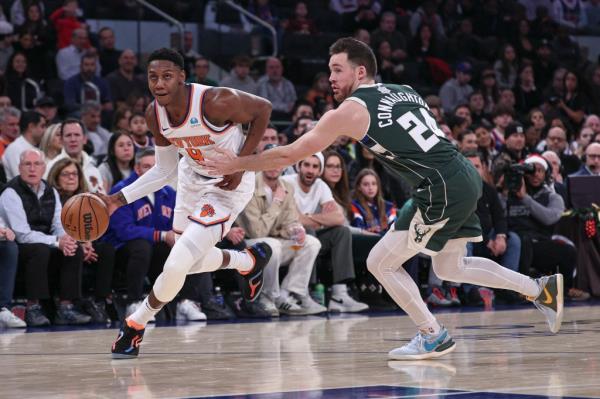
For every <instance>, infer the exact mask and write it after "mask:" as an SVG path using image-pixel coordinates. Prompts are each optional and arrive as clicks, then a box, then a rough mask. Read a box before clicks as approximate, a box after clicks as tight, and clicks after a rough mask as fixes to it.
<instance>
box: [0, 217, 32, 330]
mask: <svg viewBox="0 0 600 399" xmlns="http://www.w3.org/2000/svg"><path fill="white" fill-rule="evenodd" d="M18 260H19V248H18V247H17V244H16V243H15V233H14V231H12V230H11V229H9V228H8V227H6V222H5V221H4V219H2V218H1V217H0V327H4V328H22V327H27V324H26V323H25V322H24V321H23V320H21V319H20V318H19V317H17V316H16V315H15V314H14V313H13V312H12V310H11V304H12V300H13V292H14V288H15V280H16V277H17V262H18Z"/></svg>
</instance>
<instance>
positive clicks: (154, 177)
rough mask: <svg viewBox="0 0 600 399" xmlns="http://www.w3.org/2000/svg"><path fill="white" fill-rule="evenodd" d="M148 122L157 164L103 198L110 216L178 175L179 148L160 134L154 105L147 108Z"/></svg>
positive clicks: (158, 188)
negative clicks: (125, 185) (119, 189)
mask: <svg viewBox="0 0 600 399" xmlns="http://www.w3.org/2000/svg"><path fill="white" fill-rule="evenodd" d="M146 122H147V123H148V128H149V129H150V131H151V132H152V135H153V136H154V144H155V151H156V153H155V157H156V162H155V164H154V166H153V167H152V168H151V169H150V170H149V171H147V172H146V173H144V174H143V175H142V176H140V177H139V178H138V179H137V180H136V181H134V182H133V183H132V184H130V185H129V186H127V187H124V188H123V189H122V190H121V191H119V192H117V193H115V194H113V195H110V196H108V197H104V198H103V200H104V201H105V202H106V204H107V205H108V211H109V213H110V214H112V213H113V212H114V211H115V210H116V209H117V208H118V207H120V206H123V205H126V204H129V203H131V202H133V201H136V200H138V199H140V198H143V197H145V196H147V195H148V194H151V193H154V192H155V191H158V190H160V189H161V188H163V187H164V186H165V185H166V184H167V183H169V182H170V181H171V179H172V177H173V175H174V174H175V173H177V164H178V162H179V156H178V154H177V148H176V147H175V146H173V145H172V144H171V143H170V142H169V141H168V140H167V139H166V138H165V137H164V136H163V135H162V134H161V133H160V131H159V130H160V129H159V128H158V122H157V120H156V116H155V113H154V104H153V103H151V104H150V105H149V106H148V108H146Z"/></svg>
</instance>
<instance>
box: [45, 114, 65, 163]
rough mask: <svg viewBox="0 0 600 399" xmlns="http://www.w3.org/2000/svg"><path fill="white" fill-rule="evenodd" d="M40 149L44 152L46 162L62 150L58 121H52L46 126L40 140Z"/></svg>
mask: <svg viewBox="0 0 600 399" xmlns="http://www.w3.org/2000/svg"><path fill="white" fill-rule="evenodd" d="M40 151H42V152H43V153H44V156H45V157H46V162H49V161H51V160H53V159H54V158H56V157H57V156H58V154H60V152H61V151H62V140H61V138H60V123H54V124H52V125H50V126H48V127H47V128H46V130H45V131H44V135H43V136H42V141H41V142H40Z"/></svg>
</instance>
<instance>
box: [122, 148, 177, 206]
mask: <svg viewBox="0 0 600 399" xmlns="http://www.w3.org/2000/svg"><path fill="white" fill-rule="evenodd" d="M155 149H156V164H155V165H154V166H153V167H152V169H150V170H149V171H147V172H146V173H144V174H143V175H142V176H140V178H139V179H137V180H136V181H135V182H133V183H132V184H130V185H129V186H127V187H125V188H123V190H121V192H122V193H123V195H124V196H125V199H126V200H127V203H128V204H130V203H132V202H133V201H136V200H139V199H140V198H143V197H145V196H147V195H148V194H151V193H154V192H156V191H158V190H160V189H161V188H163V187H164V186H166V185H167V184H169V182H170V181H171V178H173V177H174V174H175V173H177V163H178V162H179V155H178V153H177V148H176V147H175V146H173V145H170V146H166V147H163V146H155Z"/></svg>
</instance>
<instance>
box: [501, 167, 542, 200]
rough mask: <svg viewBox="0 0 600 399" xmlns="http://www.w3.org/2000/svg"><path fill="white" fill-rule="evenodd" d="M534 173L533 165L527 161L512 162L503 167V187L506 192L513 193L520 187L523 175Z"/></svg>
mask: <svg viewBox="0 0 600 399" xmlns="http://www.w3.org/2000/svg"><path fill="white" fill-rule="evenodd" d="M534 173H535V166H534V165H532V164H527V163H523V164H521V163H513V164H511V165H508V166H506V167H505V168H504V187H505V188H506V189H508V193H509V194H511V195H514V194H516V193H518V192H519V190H520V189H521V184H522V183H523V176H524V175H526V174H527V175H532V174H534Z"/></svg>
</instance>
